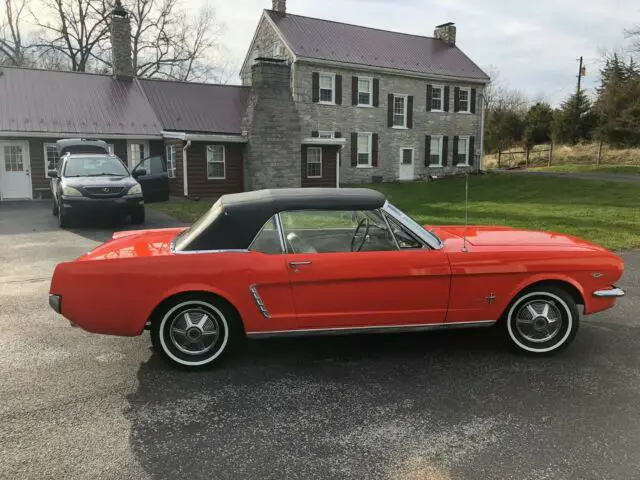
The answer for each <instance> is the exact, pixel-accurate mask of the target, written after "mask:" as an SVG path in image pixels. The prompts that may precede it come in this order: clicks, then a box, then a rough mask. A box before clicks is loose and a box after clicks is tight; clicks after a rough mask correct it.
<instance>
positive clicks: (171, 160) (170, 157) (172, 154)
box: [166, 145, 176, 178]
mask: <svg viewBox="0 0 640 480" xmlns="http://www.w3.org/2000/svg"><path fill="white" fill-rule="evenodd" d="M166 153H167V173H168V175H169V178H176V146H175V145H167V149H166Z"/></svg>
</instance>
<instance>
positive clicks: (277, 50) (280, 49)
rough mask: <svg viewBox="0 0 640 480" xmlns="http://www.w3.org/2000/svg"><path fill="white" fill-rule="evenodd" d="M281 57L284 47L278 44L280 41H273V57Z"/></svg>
mask: <svg viewBox="0 0 640 480" xmlns="http://www.w3.org/2000/svg"><path fill="white" fill-rule="evenodd" d="M282 57H284V47H283V46H282V45H281V44H280V42H275V43H274V44H273V58H282Z"/></svg>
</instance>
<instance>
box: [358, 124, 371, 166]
mask: <svg viewBox="0 0 640 480" xmlns="http://www.w3.org/2000/svg"><path fill="white" fill-rule="evenodd" d="M361 135H362V136H365V135H366V136H367V137H368V140H369V161H368V162H367V164H366V165H363V164H361V163H360V151H356V168H373V132H358V140H357V142H356V149H357V148H358V146H359V145H360V136H361Z"/></svg>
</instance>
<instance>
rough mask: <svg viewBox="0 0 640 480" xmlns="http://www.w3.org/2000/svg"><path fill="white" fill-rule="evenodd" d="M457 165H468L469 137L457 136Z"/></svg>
mask: <svg viewBox="0 0 640 480" xmlns="http://www.w3.org/2000/svg"><path fill="white" fill-rule="evenodd" d="M457 160H458V162H457V163H458V165H469V137H459V138H458V158H457Z"/></svg>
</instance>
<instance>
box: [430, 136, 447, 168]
mask: <svg viewBox="0 0 640 480" xmlns="http://www.w3.org/2000/svg"><path fill="white" fill-rule="evenodd" d="M443 143H444V142H443V138H442V136H438V135H432V136H431V148H430V153H429V166H430V167H441V166H442V145H443Z"/></svg>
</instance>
